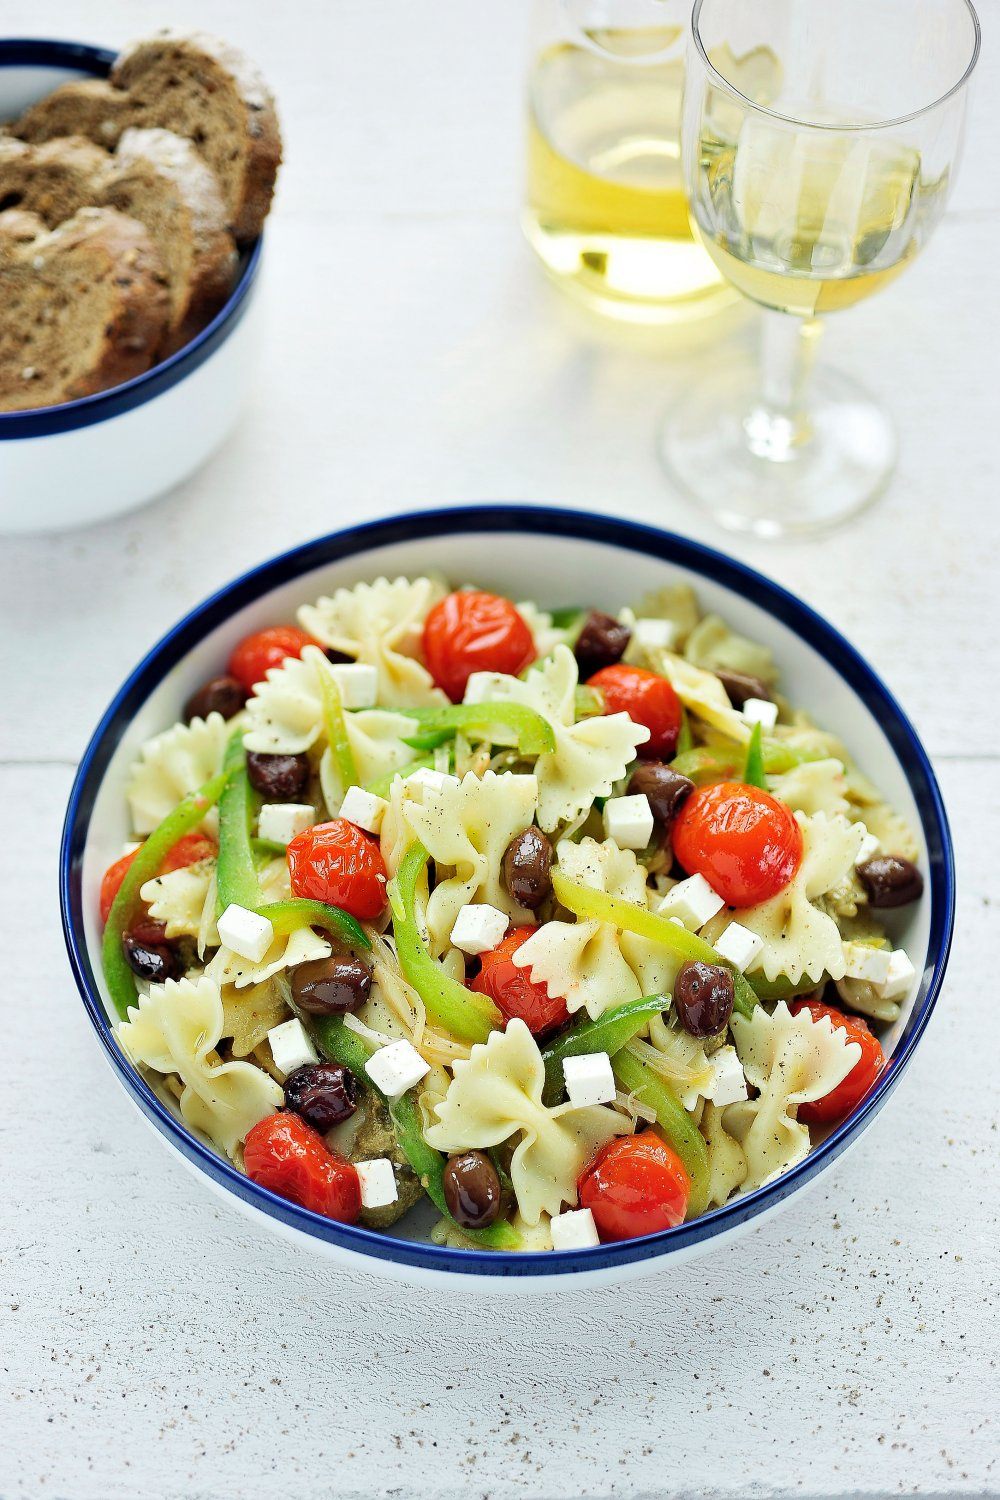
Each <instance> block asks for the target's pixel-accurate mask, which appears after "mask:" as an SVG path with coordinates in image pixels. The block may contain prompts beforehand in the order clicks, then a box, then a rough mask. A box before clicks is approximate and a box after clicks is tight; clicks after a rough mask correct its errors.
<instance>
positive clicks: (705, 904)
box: [657, 875, 726, 932]
mask: <svg viewBox="0 0 1000 1500" xmlns="http://www.w3.org/2000/svg"><path fill="white" fill-rule="evenodd" d="M725 904H726V903H725V901H723V899H722V897H721V896H720V895H719V894H718V892H717V891H713V889H712V887H711V886H710V885H709V883H708V881H707V880H706V879H705V877H704V875H691V876H689V878H688V879H687V880H681V881H679V882H678V884H677V885H675V886H674V888H673V890H672V891H668V892H667V894H666V895H665V896H664V898H663V900H662V901H661V902H660V904H659V907H658V908H657V910H658V911H659V913H660V915H661V916H664V917H676V918H677V919H678V920H679V921H680V922H681V923H682V924H683V925H684V926H685V927H688V928H690V929H691V931H692V932H694V931H696V930H697V929H698V928H699V927H704V925H705V923H706V922H709V921H711V919H712V918H713V917H714V916H717V915H718V913H719V912H720V911H721V910H722V908H723V907H724V906H725Z"/></svg>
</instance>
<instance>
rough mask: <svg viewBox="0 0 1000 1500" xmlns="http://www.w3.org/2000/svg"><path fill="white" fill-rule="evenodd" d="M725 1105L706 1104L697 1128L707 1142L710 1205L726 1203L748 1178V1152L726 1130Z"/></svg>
mask: <svg viewBox="0 0 1000 1500" xmlns="http://www.w3.org/2000/svg"><path fill="white" fill-rule="evenodd" d="M724 1116H725V1108H724V1107H723V1108H720V1107H719V1105H717V1104H706V1105H705V1109H704V1112H703V1113H702V1117H701V1124H700V1126H699V1129H700V1130H701V1133H702V1135H703V1136H704V1137H705V1143H706V1145H707V1146H708V1170H709V1179H708V1202H709V1206H710V1207H714V1206H716V1205H718V1206H719V1207H721V1206H722V1204H723V1203H727V1202H728V1201H729V1199H730V1198H731V1197H732V1195H733V1193H735V1192H736V1189H737V1188H741V1187H742V1186H743V1184H744V1183H745V1182H746V1180H747V1172H748V1170H749V1168H748V1166H747V1154H746V1152H745V1151H744V1150H743V1147H742V1146H741V1145H740V1143H739V1141H738V1140H736V1138H735V1137H734V1136H731V1135H730V1134H729V1133H728V1131H727V1130H726V1127H725V1123H724Z"/></svg>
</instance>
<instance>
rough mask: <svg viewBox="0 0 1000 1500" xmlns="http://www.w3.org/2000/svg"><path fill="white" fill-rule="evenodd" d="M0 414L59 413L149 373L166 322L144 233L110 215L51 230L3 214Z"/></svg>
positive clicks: (86, 216) (83, 215) (165, 303)
mask: <svg viewBox="0 0 1000 1500" xmlns="http://www.w3.org/2000/svg"><path fill="white" fill-rule="evenodd" d="M0 306H2V307H3V310H4V315H3V318H2V319H0V410H2V411H23V410H26V409H28V408H32V407H40V406H55V405H58V404H59V403H60V402H63V401H72V400H74V399H76V398H77V397H80V396H89V395H92V394H93V393H94V392H95V391H102V390H106V389H108V387H110V386H113V385H119V384H121V382H122V381H125V380H131V379H132V377H133V376H135V375H141V374H142V372H143V371H144V370H148V369H149V367H150V365H151V364H152V363H153V360H154V358H155V355H156V351H157V349H158V348H159V345H160V342H161V340H162V338H163V333H164V330H165V328H166V325H167V320H168V317H169V299H168V296H167V291H166V278H165V276H164V274H163V270H162V267H161V265H160V261H159V257H158V256H157V254H156V251H155V250H154V248H153V244H152V241H151V239H150V237H149V234H148V233H147V231H146V230H145V229H144V228H143V226H142V225H141V224H140V223H138V222H137V220H135V219H131V218H127V217H126V216H125V215H124V214H120V213H118V212H117V211H116V210H115V209H112V208H82V209H80V210H79V212H77V213H76V214H74V215H73V217H72V218H69V219H67V220H66V221H65V222H64V223H62V224H60V225H59V226H58V227H57V228H56V229H46V227H45V225H44V223H43V222H42V220H41V219H38V218H33V216H31V215H29V214H28V213H26V212H25V210H23V209H13V210H10V211H9V212H6V213H0Z"/></svg>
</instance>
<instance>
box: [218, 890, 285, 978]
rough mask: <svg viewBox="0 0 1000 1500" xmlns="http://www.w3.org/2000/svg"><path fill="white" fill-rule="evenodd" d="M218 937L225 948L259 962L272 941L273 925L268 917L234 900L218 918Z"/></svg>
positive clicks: (253, 962) (255, 962)
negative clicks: (249, 909)
mask: <svg viewBox="0 0 1000 1500" xmlns="http://www.w3.org/2000/svg"><path fill="white" fill-rule="evenodd" d="M218 927H219V937H220V939H221V941H222V942H223V943H224V944H225V946H226V947H227V948H230V949H231V950H232V951H233V953H238V954H239V956H240V958H246V959H249V960H250V962H251V963H252V964H259V963H260V961H261V959H262V958H263V957H264V954H265V953H266V952H267V950H268V948H270V946H271V944H272V943H273V942H274V927H273V926H272V924H271V920H270V918H269V917H261V916H258V915H257V913H256V912H255V911H247V909H246V907H245V906H237V905H236V904H235V902H234V903H233V904H232V905H230V906H227V907H226V909H225V911H224V912H223V913H222V916H221V917H220V918H219V922H218Z"/></svg>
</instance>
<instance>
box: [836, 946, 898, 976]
mask: <svg viewBox="0 0 1000 1500" xmlns="http://www.w3.org/2000/svg"><path fill="white" fill-rule="evenodd" d="M891 959H892V954H891V953H890V952H889V950H888V948H871V947H869V946H868V944H867V943H845V944H844V963H845V966H846V967H845V969H844V973H845V975H846V976H847V978H848V979H867V981H868V983H869V984H875V985H879V984H885V982H886V980H887V979H888V978H889V964H890V962H891Z"/></svg>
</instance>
